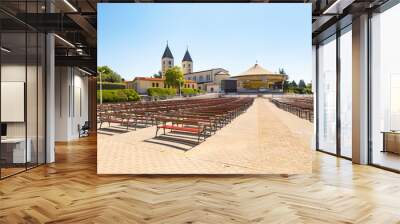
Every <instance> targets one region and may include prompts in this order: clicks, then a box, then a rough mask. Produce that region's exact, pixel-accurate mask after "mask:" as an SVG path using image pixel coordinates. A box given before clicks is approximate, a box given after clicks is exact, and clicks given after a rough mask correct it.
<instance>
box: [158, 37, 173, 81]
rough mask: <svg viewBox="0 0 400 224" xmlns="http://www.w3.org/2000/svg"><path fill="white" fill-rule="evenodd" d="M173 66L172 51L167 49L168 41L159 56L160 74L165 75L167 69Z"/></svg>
mask: <svg viewBox="0 0 400 224" xmlns="http://www.w3.org/2000/svg"><path fill="white" fill-rule="evenodd" d="M173 66H174V56H172V52H171V50H170V49H169V46H168V41H167V46H166V47H165V50H164V54H163V55H162V57H161V72H162V75H163V76H164V75H165V72H167V70H168V69H170V68H172V67H173Z"/></svg>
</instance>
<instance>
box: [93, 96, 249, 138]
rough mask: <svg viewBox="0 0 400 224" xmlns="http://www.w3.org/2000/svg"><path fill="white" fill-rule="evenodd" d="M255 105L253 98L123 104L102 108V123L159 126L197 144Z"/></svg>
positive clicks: (100, 120) (127, 125)
mask: <svg viewBox="0 0 400 224" xmlns="http://www.w3.org/2000/svg"><path fill="white" fill-rule="evenodd" d="M252 103H253V99H252V98H214V99H189V100H174V101H157V102H145V103H119V104H106V105H104V104H103V105H99V106H98V122H99V123H100V128H101V127H102V125H103V123H105V122H106V123H108V124H109V126H110V125H111V123H119V124H120V125H122V126H126V128H127V129H129V127H132V126H133V127H134V128H135V129H136V126H137V125H138V124H139V123H141V124H144V125H145V126H146V127H147V126H149V125H156V136H157V135H158V132H159V130H160V129H162V130H163V132H164V134H165V130H171V131H177V132H185V133H192V134H195V135H197V141H198V142H200V141H201V140H205V139H206V138H207V137H208V136H210V135H212V134H214V133H215V132H216V131H217V130H218V129H220V128H222V127H223V126H224V125H226V124H228V123H229V122H230V121H232V120H233V119H234V118H235V117H237V116H238V115H239V114H241V113H242V112H244V111H245V110H246V109H247V108H248V107H250V105H251V104H252Z"/></svg>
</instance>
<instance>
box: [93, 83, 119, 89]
mask: <svg viewBox="0 0 400 224" xmlns="http://www.w3.org/2000/svg"><path fill="white" fill-rule="evenodd" d="M101 84H102V88H103V90H104V89H126V84H125V83H122V82H102V83H101ZM97 89H100V83H99V82H98V83H97Z"/></svg>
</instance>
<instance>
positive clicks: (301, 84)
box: [299, 79, 306, 89]
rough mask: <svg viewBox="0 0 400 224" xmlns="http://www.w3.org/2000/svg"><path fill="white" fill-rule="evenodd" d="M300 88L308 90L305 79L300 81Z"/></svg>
mask: <svg viewBox="0 0 400 224" xmlns="http://www.w3.org/2000/svg"><path fill="white" fill-rule="evenodd" d="M299 88H301V89H304V88H306V83H305V82H304V80H303V79H300V81H299Z"/></svg>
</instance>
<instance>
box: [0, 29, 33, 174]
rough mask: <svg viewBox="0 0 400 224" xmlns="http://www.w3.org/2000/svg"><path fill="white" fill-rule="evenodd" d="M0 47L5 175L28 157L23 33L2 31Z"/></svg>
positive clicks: (15, 170) (19, 168)
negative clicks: (0, 49)
mask: <svg viewBox="0 0 400 224" xmlns="http://www.w3.org/2000/svg"><path fill="white" fill-rule="evenodd" d="M1 47H2V49H3V50H2V52H1V54H2V55H1V87H0V88H1V100H0V101H1V107H0V109H1V126H2V134H1V161H2V166H1V168H2V169H1V175H2V177H6V176H10V175H13V174H15V173H18V172H21V171H24V170H25V169H26V162H30V158H31V154H30V153H31V151H30V150H29V146H30V143H28V144H27V140H26V133H27V130H26V128H27V126H26V113H25V112H26V111H25V108H26V105H25V103H26V101H25V99H26V75H27V67H26V58H27V52H26V33H25V32H14V33H4V32H3V33H2V34H1ZM4 49H6V50H4ZM27 147H28V150H27Z"/></svg>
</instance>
